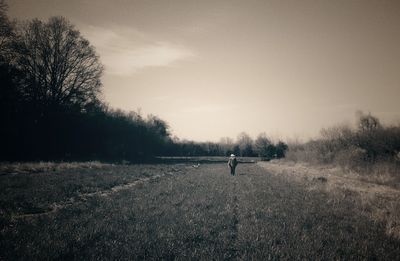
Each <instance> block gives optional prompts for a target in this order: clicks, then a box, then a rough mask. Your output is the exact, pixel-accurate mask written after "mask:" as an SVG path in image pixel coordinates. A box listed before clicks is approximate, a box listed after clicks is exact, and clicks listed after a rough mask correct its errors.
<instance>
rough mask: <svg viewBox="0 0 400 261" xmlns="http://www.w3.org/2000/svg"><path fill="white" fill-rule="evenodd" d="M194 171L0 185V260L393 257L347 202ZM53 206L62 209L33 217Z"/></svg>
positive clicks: (258, 177) (397, 249)
mask: <svg viewBox="0 0 400 261" xmlns="http://www.w3.org/2000/svg"><path fill="white" fill-rule="evenodd" d="M196 166H197V167H194V166H192V164H177V165H131V166H130V165H128V166H121V165H114V166H104V167H102V168H100V169H88V168H82V169H66V170H62V171H56V172H50V173H36V174H35V175H32V174H20V175H13V174H6V175H2V176H0V179H1V182H0V184H1V188H0V189H1V190H0V191H1V192H0V200H1V203H2V204H1V209H2V211H3V213H7V214H6V215H2V216H1V219H0V225H1V230H0V231H1V232H0V247H1V249H2V251H1V252H0V260H19V259H28V260H31V259H34V260H35V259H41V260H42V259H45V260H47V259H66V260H71V259H80V260H141V259H146V260H160V259H161V260H175V259H176V260H192V259H195V260H210V259H216V260H279V259H283V260H293V259H312V260H314V259H316V260H322V259H324V260H335V259H374V258H380V259H387V260H393V259H395V258H397V257H398V256H399V253H400V245H399V241H398V240H396V239H394V238H391V237H388V236H387V235H386V234H385V233H384V226H383V225H384V224H383V223H381V222H371V221H370V219H369V218H367V217H365V215H364V214H363V213H361V212H360V211H359V210H358V209H357V208H355V206H356V204H358V203H357V202H354V201H352V198H351V197H346V198H343V199H341V200H339V201H336V197H333V196H332V194H331V193H328V192H326V191H323V190H317V189H315V190H310V189H309V188H308V187H304V184H302V183H298V182H293V181H292V180H289V179H287V177H285V176H282V175H279V174H275V173H272V172H269V171H265V170H264V169H263V168H261V167H260V166H259V165H258V164H241V165H239V166H238V169H237V174H238V175H237V176H235V177H232V176H230V175H229V174H228V169H227V166H226V164H225V163H219V164H218V163H213V164H201V165H200V166H198V165H196ZM319 182H321V181H319ZM327 182H329V179H328V181H327ZM327 182H326V183H327ZM81 195H86V196H84V197H82V196H81ZM68 200H70V202H68V204H66V201H68ZM10 202H14V203H12V204H11V203H10ZM16 202H18V203H16ZM54 202H56V203H57V204H59V205H62V206H64V207H60V208H56V209H53V210H52V211H47V212H37V213H34V212H32V207H36V208H40V209H42V210H43V209H46V208H47V209H51V208H52V206H53V203H54ZM4 203H8V204H4ZM28 203H29V204H28Z"/></svg>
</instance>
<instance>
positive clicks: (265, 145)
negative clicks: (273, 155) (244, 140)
mask: <svg viewBox="0 0 400 261" xmlns="http://www.w3.org/2000/svg"><path fill="white" fill-rule="evenodd" d="M254 145H255V147H256V150H257V153H258V156H259V157H266V156H268V152H269V149H270V147H271V145H272V142H271V141H270V140H269V139H268V137H267V135H266V134H265V133H261V134H259V135H258V136H257V139H256V140H255V142H254Z"/></svg>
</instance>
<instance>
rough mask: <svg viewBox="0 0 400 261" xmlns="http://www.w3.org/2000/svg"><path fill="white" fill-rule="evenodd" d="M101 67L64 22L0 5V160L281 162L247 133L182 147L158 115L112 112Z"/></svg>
mask: <svg viewBox="0 0 400 261" xmlns="http://www.w3.org/2000/svg"><path fill="white" fill-rule="evenodd" d="M103 71H104V68H103V65H102V64H101V62H100V58H99V56H98V54H97V53H96V51H95V48H94V47H93V46H92V45H91V44H90V43H89V41H88V40H87V39H85V38H84V37H83V36H82V35H81V34H80V32H79V30H77V29H76V28H75V26H74V25H72V24H71V23H70V22H69V21H68V20H67V19H65V18H63V17H52V18H50V19H49V20H48V21H46V22H43V21H40V20H38V19H33V20H30V21H25V22H18V21H10V19H9V18H8V17H7V5H6V4H5V2H4V0H0V82H1V89H0V106H1V107H0V117H1V121H2V123H1V125H2V127H1V130H0V142H1V149H0V160H3V161H4V160H11V161H13V160H105V161H115V160H128V161H137V162H139V161H140V162H141V161H145V160H150V159H152V158H153V157H154V156H157V155H167V156H200V155H205V156H225V155H228V154H230V153H235V154H237V155H239V156H262V157H265V158H273V157H282V156H283V155H284V152H285V150H286V149H287V146H286V144H284V143H278V144H273V143H272V142H270V141H269V140H268V138H266V136H265V137H259V139H257V140H256V141H253V140H252V139H251V138H250V137H249V136H248V135H247V134H245V133H243V134H241V136H240V137H238V140H237V142H236V143H233V141H231V140H226V139H225V141H226V142H225V143H224V142H222V141H221V142H219V143H195V142H191V141H178V140H177V139H174V138H172V137H171V133H170V131H169V127H168V124H167V123H166V122H165V121H163V120H162V119H160V118H158V117H157V116H154V115H148V116H143V115H141V114H140V113H137V112H124V111H121V110H115V109H112V108H110V107H109V106H108V105H107V104H106V103H105V102H104V101H103V99H102V98H101V93H102V92H101V91H102V83H101V76H102V74H103Z"/></svg>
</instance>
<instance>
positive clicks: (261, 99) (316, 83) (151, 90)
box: [7, 0, 400, 141]
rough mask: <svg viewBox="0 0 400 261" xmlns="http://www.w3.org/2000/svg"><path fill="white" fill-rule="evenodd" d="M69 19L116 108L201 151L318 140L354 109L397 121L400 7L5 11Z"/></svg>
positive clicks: (29, 1)
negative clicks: (269, 139) (235, 142)
mask: <svg viewBox="0 0 400 261" xmlns="http://www.w3.org/2000/svg"><path fill="white" fill-rule="evenodd" d="M7 2H8V4H9V15H10V16H11V17H12V18H18V19H31V18H35V17H37V18H39V19H43V20H46V19H47V18H49V17H50V16H54V15H62V16H65V17H67V18H68V19H69V20H70V21H71V22H72V23H73V24H75V25H76V27H77V28H78V29H79V30H80V31H81V32H82V34H83V35H84V36H85V37H86V38H87V39H89V40H90V42H91V43H92V44H93V45H94V46H95V47H96V50H97V52H98V53H99V55H100V57H101V61H102V63H103V64H104V65H105V68H106V70H105V74H104V76H103V84H104V91H103V92H104V98H105V100H106V101H107V102H108V103H109V104H110V105H111V106H112V107H114V108H121V109H124V110H137V109H138V108H141V111H142V112H143V113H144V114H150V113H151V114H155V115H158V116H159V117H161V118H162V119H164V120H165V121H167V122H168V123H169V126H170V127H171V130H172V132H173V134H174V135H177V136H178V137H179V138H187V139H192V140H197V141H206V140H211V141H218V140H219V138H220V137H223V136H229V137H232V138H235V137H236V136H237V134H238V133H239V132H241V131H246V132H247V133H249V134H250V135H252V136H253V137H255V136H256V135H257V134H258V133H260V132H266V133H267V134H270V135H272V136H275V137H282V138H286V137H296V136H297V137H305V138H309V137H313V136H316V135H318V133H319V130H320V129H321V128H322V127H328V126H332V125H334V124H338V123H343V122H350V123H351V122H352V121H354V118H355V112H356V111H357V110H363V111H365V112H371V113H372V114H374V115H376V116H378V117H379V118H381V120H382V121H383V122H384V123H397V122H399V121H400V102H399V101H398V100H399V98H400V1H398V0H393V1H385V0H363V1H361V0H360V1H356V0H353V1H352V0H335V1H331V0H326V1H323V0H320V1H318V0H302V1H299V0H293V1H289V0H277V1H268V0H260V1H251V0H243V1H237V0H226V1H217V0H212V1H204V0H203V1H199V0H168V1H166V0H159V1H151V0H148V1H145V0H142V1H136V0H113V1H111V0H108V1H107V0H68V1H65V0H8V1H7Z"/></svg>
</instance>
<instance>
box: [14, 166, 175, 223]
mask: <svg viewBox="0 0 400 261" xmlns="http://www.w3.org/2000/svg"><path fill="white" fill-rule="evenodd" d="M173 175H174V174H173V173H172V172H167V173H163V174H158V175H154V176H151V177H146V178H141V179H137V180H135V181H133V182H129V183H127V184H123V185H116V186H114V187H112V188H110V189H106V190H101V191H96V192H90V193H79V194H78V196H77V197H70V198H68V199H67V200H65V201H62V202H59V203H53V204H52V205H50V210H48V211H44V212H39V213H29V214H21V215H14V216H13V218H15V219H21V218H35V217H40V216H46V215H50V214H53V213H56V212H58V211H60V210H61V209H65V208H68V207H71V206H73V205H75V204H78V203H82V202H85V201H86V200H87V199H88V198H92V197H96V196H99V197H108V196H110V195H112V194H114V193H118V192H120V191H123V190H127V189H130V188H133V187H135V186H137V185H139V184H144V183H146V182H149V183H150V182H152V181H156V180H158V179H160V178H163V177H165V176H173Z"/></svg>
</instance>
